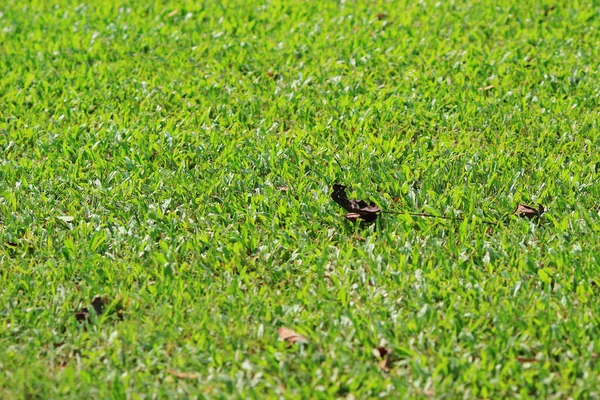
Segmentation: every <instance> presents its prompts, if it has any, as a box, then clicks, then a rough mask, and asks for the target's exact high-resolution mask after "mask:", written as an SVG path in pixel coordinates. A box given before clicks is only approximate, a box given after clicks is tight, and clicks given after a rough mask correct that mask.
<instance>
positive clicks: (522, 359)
mask: <svg viewBox="0 0 600 400" xmlns="http://www.w3.org/2000/svg"><path fill="white" fill-rule="evenodd" d="M517 361H518V362H520V363H522V364H525V363H538V362H540V360H538V359H535V358H527V357H517Z"/></svg>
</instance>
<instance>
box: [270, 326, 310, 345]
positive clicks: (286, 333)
mask: <svg viewBox="0 0 600 400" xmlns="http://www.w3.org/2000/svg"><path fill="white" fill-rule="evenodd" d="M277 334H278V335H279V338H280V339H281V340H285V341H286V342H288V343H291V344H294V343H307V342H308V339H307V338H306V337H304V336H302V335H300V334H299V333H297V332H295V331H293V330H292V329H290V328H286V327H285V326H282V327H281V328H279V329H278V330H277Z"/></svg>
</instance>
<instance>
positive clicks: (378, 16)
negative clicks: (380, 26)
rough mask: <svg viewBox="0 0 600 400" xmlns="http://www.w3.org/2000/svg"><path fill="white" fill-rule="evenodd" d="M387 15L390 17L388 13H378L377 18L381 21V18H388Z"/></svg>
mask: <svg viewBox="0 0 600 400" xmlns="http://www.w3.org/2000/svg"><path fill="white" fill-rule="evenodd" d="M387 17H388V15H387V14H386V13H379V14H377V19H378V20H379V21H381V20H384V19H386V18H387Z"/></svg>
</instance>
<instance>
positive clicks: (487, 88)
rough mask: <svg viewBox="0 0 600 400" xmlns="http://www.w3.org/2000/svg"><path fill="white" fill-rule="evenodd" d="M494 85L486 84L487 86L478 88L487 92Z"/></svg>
mask: <svg viewBox="0 0 600 400" xmlns="http://www.w3.org/2000/svg"><path fill="white" fill-rule="evenodd" d="M495 87H496V86H494V85H487V86H484V87H480V88H479V90H481V91H482V92H487V91H488V90H492V89H493V88H495Z"/></svg>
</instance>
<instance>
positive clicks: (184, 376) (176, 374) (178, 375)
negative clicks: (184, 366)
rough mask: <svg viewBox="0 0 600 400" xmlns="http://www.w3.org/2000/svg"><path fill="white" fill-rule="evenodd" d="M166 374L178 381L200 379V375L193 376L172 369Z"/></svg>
mask: <svg viewBox="0 0 600 400" xmlns="http://www.w3.org/2000/svg"><path fill="white" fill-rule="evenodd" d="M167 374H169V375H173V376H174V377H175V378H179V379H199V378H200V375H198V374H193V373H190V372H181V371H174V370H172V369H168V370H167Z"/></svg>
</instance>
